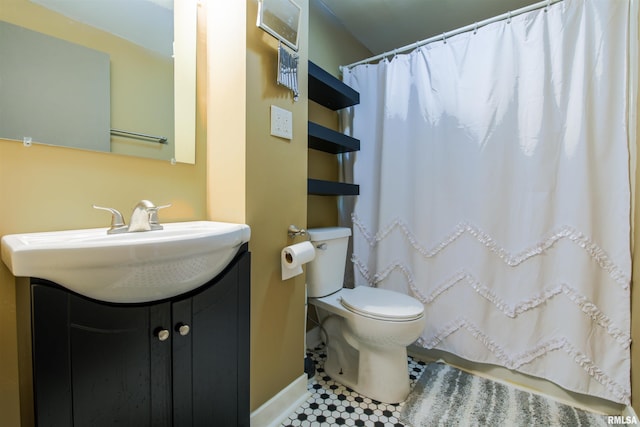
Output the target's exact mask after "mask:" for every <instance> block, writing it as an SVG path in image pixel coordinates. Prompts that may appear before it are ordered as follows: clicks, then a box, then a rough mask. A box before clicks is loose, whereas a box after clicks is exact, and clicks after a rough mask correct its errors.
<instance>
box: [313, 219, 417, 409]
mask: <svg viewBox="0 0 640 427" xmlns="http://www.w3.org/2000/svg"><path fill="white" fill-rule="evenodd" d="M307 233H308V235H309V238H310V240H311V243H312V244H313V246H314V247H315V248H316V249H315V250H316V256H315V258H314V260H313V261H311V262H310V263H308V264H307V296H308V298H309V304H311V305H313V306H315V307H316V310H317V312H318V318H319V321H320V325H321V334H323V335H322V336H323V338H324V339H325V343H326V345H327V359H326V361H325V365H324V370H325V372H326V373H327V374H328V375H329V376H330V377H331V378H332V379H333V380H335V381H337V382H339V383H341V384H344V385H345V386H347V387H349V388H351V389H352V390H354V391H356V392H358V393H360V394H362V395H363V396H367V397H369V398H371V399H374V400H377V401H379V402H385V403H399V402H402V401H404V400H405V399H406V398H407V395H408V394H409V373H408V371H407V346H408V345H409V344H411V343H412V342H414V341H415V340H416V339H417V338H418V337H419V336H420V334H421V333H422V330H423V328H424V324H425V317H424V306H423V304H422V303H421V302H420V301H418V300H417V299H415V298H412V297H410V296H408V295H404V294H401V293H398V292H393V291H389V290H386V289H378V288H371V287H368V286H357V287H356V288H355V289H347V288H343V287H342V285H343V281H344V271H345V265H346V260H347V246H348V243H349V236H351V230H350V229H349V228H343V227H329V228H316V229H309V230H307Z"/></svg>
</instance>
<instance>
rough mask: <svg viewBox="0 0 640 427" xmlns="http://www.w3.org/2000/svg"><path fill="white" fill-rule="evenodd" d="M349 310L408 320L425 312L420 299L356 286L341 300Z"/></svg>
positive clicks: (367, 314)
mask: <svg viewBox="0 0 640 427" xmlns="http://www.w3.org/2000/svg"><path fill="white" fill-rule="evenodd" d="M340 302H341V303H342V305H343V306H344V307H345V308H346V309H347V310H349V311H352V312H354V313H357V314H361V315H363V316H367V317H372V318H374V319H379V320H394V321H408V320H414V319H419V318H420V317H422V315H423V314H424V306H423V305H422V303H421V302H420V301H418V300H417V299H415V298H412V297H410V296H408V295H404V294H401V293H399V292H393V291H389V290H386V289H380V288H370V287H368V286H356V287H355V288H354V289H351V290H350V291H349V292H345V293H344V294H343V295H342V299H341V300H340Z"/></svg>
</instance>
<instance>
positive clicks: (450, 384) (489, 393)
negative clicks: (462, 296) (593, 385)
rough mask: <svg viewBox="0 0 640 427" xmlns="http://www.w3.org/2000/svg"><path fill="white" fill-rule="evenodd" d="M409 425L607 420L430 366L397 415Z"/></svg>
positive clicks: (590, 423) (562, 423)
mask: <svg viewBox="0 0 640 427" xmlns="http://www.w3.org/2000/svg"><path fill="white" fill-rule="evenodd" d="M399 418H400V421H402V422H403V423H406V424H408V425H410V426H412V427H423V426H428V427H433V426H447V427H449V426H461V427H467V426H510V427H511V426H523V427H530V426H606V425H607V417H606V416H604V415H599V414H594V413H591V412H587V411H583V410H581V409H577V408H574V407H571V406H568V405H564V404H561V403H558V402H555V401H553V400H551V399H545V398H544V397H541V396H539V395H537V394H533V393H528V392H526V391H523V390H519V389H517V388H515V387H509V386H508V385H505V384H502V383H497V382H495V381H491V380H488V379H486V378H482V377H478V376H475V375H471V374H468V373H466V372H463V371H461V370H459V369H456V368H453V367H451V366H449V365H446V364H443V363H429V364H428V365H427V366H426V368H425V370H424V373H423V374H422V376H421V377H420V379H419V380H418V382H417V383H416V385H415V387H414V388H413V390H412V392H411V394H410V395H409V397H408V399H407V401H406V402H405V405H404V407H403V408H402V411H401V413H400V417H399Z"/></svg>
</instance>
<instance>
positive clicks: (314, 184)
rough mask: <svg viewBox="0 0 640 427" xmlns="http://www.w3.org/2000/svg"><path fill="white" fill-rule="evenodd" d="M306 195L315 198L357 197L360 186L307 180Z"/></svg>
mask: <svg viewBox="0 0 640 427" xmlns="http://www.w3.org/2000/svg"><path fill="white" fill-rule="evenodd" d="M307 193H308V194H314V195H316V196H357V195H358V194H360V186H359V185H356V184H346V183H344V182H334V181H322V180H320V179H311V178H309V179H308V180H307Z"/></svg>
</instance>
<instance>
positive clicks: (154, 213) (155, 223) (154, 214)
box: [147, 203, 171, 230]
mask: <svg viewBox="0 0 640 427" xmlns="http://www.w3.org/2000/svg"><path fill="white" fill-rule="evenodd" d="M169 207H171V203H169V204H168V205H162V206H152V207H149V208H147V211H149V225H150V226H151V229H152V230H162V225H160V221H159V220H158V211H159V210H160V209H164V208H169Z"/></svg>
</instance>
